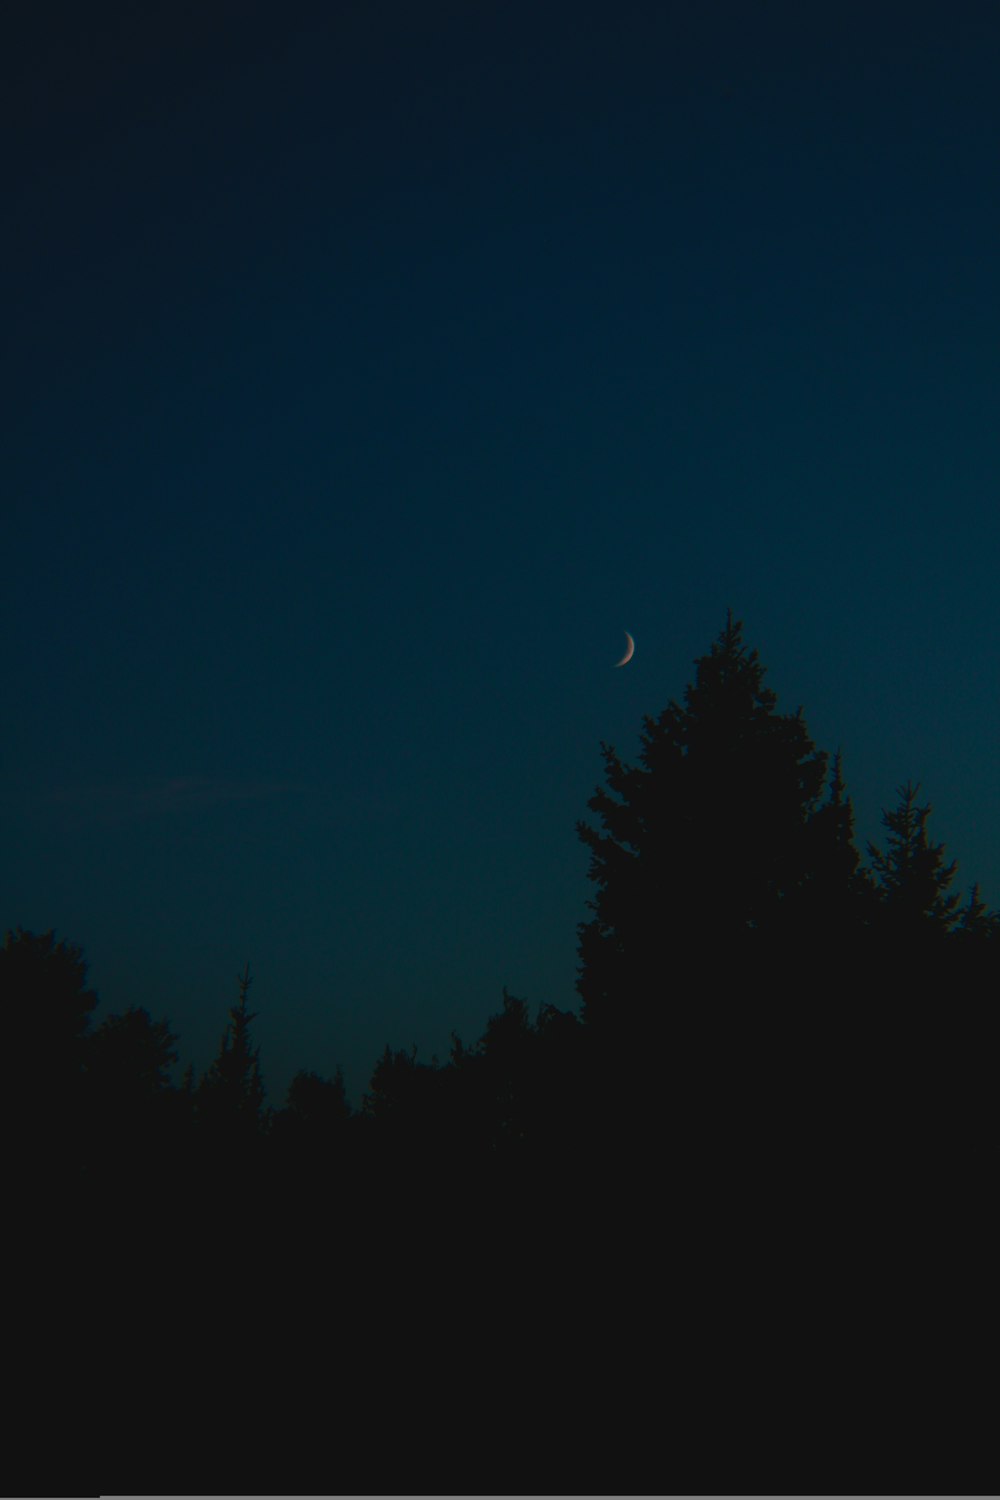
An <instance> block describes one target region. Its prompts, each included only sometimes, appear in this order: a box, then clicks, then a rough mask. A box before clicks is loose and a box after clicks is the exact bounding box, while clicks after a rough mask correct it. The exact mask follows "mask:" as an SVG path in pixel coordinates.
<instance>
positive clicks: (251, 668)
mask: <svg viewBox="0 0 1000 1500" xmlns="http://www.w3.org/2000/svg"><path fill="white" fill-rule="evenodd" d="M15 9H16V7H15ZM22 10H23V14H22V16H21V18H20V20H19V21H17V22H16V23H15V24H14V25H13V27H12V28H11V29H9V30H8V31H7V33H6V40H5V42H4V44H3V45H2V46H0V58H2V62H0V111H2V127H3V139H4V174H3V176H4V189H3V201H4V233H3V237H2V241H0V255H2V258H3V269H4V288H5V296H4V325H5V326H4V336H3V339H2V360H3V364H2V370H3V377H2V378H3V392H2V395H3V405H2V411H3V474H4V485H3V497H4V499H3V517H2V520H3V530H2V542H3V590H2V606H0V608H2V616H0V618H2V630H3V640H4V644H5V650H4V683H3V702H4V708H5V713H4V733H3V736H2V742H0V744H2V748H0V757H2V762H0V763H2V791H0V831H2V840H0V928H6V927H14V926H16V925H18V924H20V925H22V926H25V927H28V928H30V929H32V930H35V931H43V930H47V929H48V928H50V927H54V928H55V929H56V932H57V935H58V936H59V937H64V938H66V939H67V940H69V941H71V942H74V943H79V944H80V945H81V946H82V947H83V949H84V953H85V956H86V957H87V959H88V960H89V963H90V979H91V982H92V984H93V985H94V986H95V987H96V989H97V990H98V992H99V994H100V996H101V1007H100V1009H99V1011H98V1012H97V1016H96V1019H100V1017H101V1016H103V1015H105V1014H107V1013H108V1012H109V1011H110V1010H121V1009H123V1008H124V1007H125V1006H126V1005H128V1004H130V1003H133V1004H141V1005H145V1006H146V1007H147V1008H148V1009H149V1010H150V1012H151V1013H152V1014H153V1015H154V1017H160V1016H166V1017H168V1018H169V1019H170V1021H171V1022H172V1024H173V1027H174V1029H175V1030H176V1031H177V1032H178V1033H179V1035H180V1051H181V1060H182V1063H184V1062H186V1061H187V1060H188V1059H192V1060H193V1061H194V1062H195V1064H196V1066H197V1067H198V1068H199V1069H201V1068H203V1067H205V1066H206V1065H207V1064H208V1062H209V1061H210V1059H211V1057H212V1055H213V1054H214V1051H215V1049H216V1047H217V1045H218V1041H219V1037H220V1035H221V1033H222V1030H223V1028H224V1026H225V1022H226V1011H227V1007H228V1006H229V1005H230V1004H231V1003H233V1002H234V1001H235V999H236V993H237V985H236V976H237V974H238V972H239V971H240V970H241V969H242V967H243V965H244V964H245V963H246V961H247V960H249V962H250V965H251V972H252V974H253V975H254V986H253V989H252V991H251V998H252V1000H253V1001H254V1002H255V1008H256V1009H257V1011H258V1013H259V1015H258V1020H257V1022H256V1023H255V1032H256V1038H257V1040H258V1041H259V1042H260V1044H261V1065H262V1070H263V1073H264V1078H265V1082H266V1084H267V1086H268V1098H269V1102H271V1103H273V1104H276V1105H277V1104H280V1103H281V1102H282V1099H283V1096H284V1090H285V1088H286V1087H287V1084H288V1082H289V1080H290V1078H291V1076H292V1075H293V1073H294V1072H295V1071H296V1069H298V1068H299V1067H310V1068H315V1069H316V1070H317V1071H319V1072H321V1073H325V1074H327V1075H329V1074H332V1073H333V1071H334V1069H335V1068H336V1066H337V1065H338V1064H342V1065H343V1068H344V1072H345V1077H346V1080H347V1085H348V1092H349V1094H350V1095H351V1097H352V1099H353V1100H354V1102H355V1103H357V1102H359V1100H360V1096H361V1093H362V1091H363V1089H364V1087H365V1085H366V1083H367V1081H368V1078H369V1077H370V1073H371V1069H372V1066H373V1064H374V1062H375V1060H376V1058H377V1056H378V1054H379V1053H380V1052H381V1050H382V1048H383V1047H384V1046H385V1044H386V1042H389V1043H390V1044H391V1045H392V1046H393V1047H394V1048H396V1047H406V1048H409V1047H410V1046H411V1044H413V1043H415V1044H417V1046H418V1057H419V1058H423V1059H425V1060H429V1058H430V1057H431V1055H432V1054H434V1053H437V1054H438V1056H439V1057H440V1058H441V1059H442V1060H443V1059H444V1058H445V1057H446V1056H447V1053H448V1049H449V1045H450V1043H449V1034H450V1032H451V1031H452V1030H453V1029H454V1030H458V1031H459V1032H460V1033H461V1034H462V1036H463V1038H464V1040H465V1041H466V1042H472V1041H474V1040H475V1039H476V1038H477V1037H478V1036H479V1035H480V1034H481V1031H482V1029H483V1026H484V1024H485V1021H486V1018H487V1017H488V1015H490V1014H491V1013H492V1012H495V1011H497V1010H498V1009H500V1007H501V1004H502V988H503V986H504V985H506V986H507V987H508V989H509V990H510V991H511V992H512V993H513V994H515V995H517V996H520V997H522V998H525V999H527V1000H528V1001H529V1002H530V1003H531V1004H532V1006H534V1005H537V1004H538V1003H540V1002H543V1001H547V1002H551V1003H553V1004H555V1005H557V1006H560V1007H573V1006H575V1005H576V995H575V989H574V982H575V974H576V941H577V937H576V925H577V923H578V922H580V921H582V920H585V919H586V917H587V915H588V913H587V909H586V905H585V903H586V900H587V897H588V895H589V894H590V891H591V887H590V886H589V884H588V882H587V879H586V870H587V863H588V861H587V854H586V850H585V849H584V847H583V845H582V844H581V843H580V842H579V840H578V839H577V837H576V834H575V832H574V824H575V822H576V821H577V819H579V818H582V817H587V816H588V814H587V809H586V802H587V798H588V797H589V796H590V795H591V794H592V792H593V790H594V788H595V786H596V785H597V784H598V782H599V781H600V779H601V776H602V765H601V758H600V741H601V740H602V739H604V740H607V741H609V742H611V743H613V744H614V745H615V746H616V748H617V749H618V751H619V752H620V753H621V754H622V755H623V756H624V757H625V758H626V759H633V758H634V757H635V755H636V752H637V749H638V735H639V730H640V728H641V720H642V715H643V714H644V713H650V714H656V713H658V712H659V711H660V710H661V709H662V708H663V707H665V705H666V703H667V702H668V700H669V699H670V698H678V699H679V698H680V697H681V695H682V692H683V689H684V686H685V684H686V683H687V682H688V681H689V680H690V678H691V676H692V673H693V662H694V659H695V658H696V657H697V656H699V655H701V654H702V653H704V652H706V651H707V650H708V648H709V646H710V644H711V641H712V640H713V639H714V638H715V637H716V636H717V635H718V634H719V632H720V630H721V629H722V627H723V625H724V623H725V616H726V610H727V608H732V610H733V612H734V614H735V615H736V616H737V618H740V619H742V620H743V621H744V625H745V638H746V640H747V642H748V644H749V645H751V646H755V647H757V648H758V649H759V651H760V653H761V658H762V660H763V662H764V664H765V665H766V667H767V668H768V675H767V678H766V683H767V685H768V686H770V687H771V688H773V689H774V691H775V692H776V693H777V694H778V706H779V709H782V710H787V711H794V710H795V708H797V707H798V706H799V705H800V704H801V705H802V707H803V711H804V715H805V719H806V722H807V724H808V726H809V729H810V731H811V733H812V735H813V738H814V739H815V741H816V742H817V744H818V746H819V747H820V748H823V749H826V750H829V751H833V750H836V749H837V748H838V746H839V747H840V748H841V749H842V751H843V758H844V759H843V769H844V775H845V778H846V782H847V789H848V792H849V793H850V794H851V796H852V798H853V800H854V804H855V809H856V812H857V818H858V839H859V845H860V846H861V847H862V848H863V846H864V840H866V839H867V838H875V839H879V838H880V837H881V828H880V812H881V809H882V808H883V807H885V806H889V805H892V804H894V802H895V800H896V788H897V787H898V785H899V784H900V783H901V782H903V781H905V780H906V779H907V778H912V779H913V780H914V781H919V782H920V783H921V800H924V799H926V800H928V801H930V802H931V803H932V805H933V809H934V811H933V814H932V816H931V820H930V825H929V831H930V833H931V836H932V837H936V838H940V839H943V840H944V841H945V844H946V847H947V852H948V854H949V855H950V856H952V857H955V858H957V859H958V861H959V870H958V877H957V882H956V884H957V885H958V886H959V887H961V888H962V889H963V890H967V889H968V887H969V885H970V884H971V882H972V881H973V880H979V881H980V882H981V885H982V893H983V895H984V897H985V899H986V900H987V902H988V903H989V904H990V905H1000V849H998V845H997V831H998V828H1000V797H998V791H997V778H996V750H997V744H998V740H1000V648H998V642H997V630H996V614H997V611H996V599H997V563H998V554H1000V493H998V484H997V477H998V472H1000V423H998V420H997V416H998V397H1000V378H998V376H1000V193H998V186H1000V173H998V154H1000V152H998V144H1000V103H998V101H1000V93H998V87H997V79H998V77H1000V11H998V10H997V8H996V6H995V5H993V4H987V3H985V0H984V3H975V4H968V3H965V4H963V3H961V0H959V3H956V4H949V5H944V4H941V5H932V6H921V5H919V4H916V5H914V4H907V5H888V4H882V3H880V0H867V3H865V4H858V5H850V4H848V5H845V4H838V5H823V6H820V5H813V4H803V3H801V0H797V3H795V4H792V3H788V4H772V3H753V4H750V3H740V4H735V3H733V4H728V3H725V4H724V3H716V0H689V3H683V4H682V3H671V0H660V3H652V0H650V3H643V4H630V3H622V0H616V3H615V4H614V5H610V4H609V5H603V6H596V5H590V4H587V3H579V4H575V5H572V6H570V5H566V6H562V5H550V4H546V3H545V0H536V3H533V4H530V5H518V4H512V3H510V0H504V3H502V4H493V3H487V0H470V3H464V4H453V5H440V4H436V3H433V0H423V3H419V4H416V3H415V4H412V5H409V6H404V5H399V4H393V5H388V4H382V3H379V0H363V3H360V4H349V5H348V4H337V3H329V4H326V5H315V6H303V5H295V4H294V3H293V4H283V5H281V6H279V5H277V4H275V5H271V6H255V5H252V4H240V5H220V4H211V3H206V4H202V5H190V6H185V5H182V4H180V3H173V4H171V5H169V6H166V7H163V8H162V9H160V10H157V8H156V7H155V6H149V5H145V4H144V5H141V6H130V7H129V8H128V10H127V11H126V10H124V9H122V10H120V11H115V10H113V9H111V8H107V7H105V8H103V9H102V8H100V7H97V8H91V7H87V6H83V5H80V6H75V7H72V8H64V9H62V10H60V9H59V8H54V7H48V8H46V7H44V6H42V5H37V4H36V5H32V6H30V7H22ZM626 630H627V631H629V632H631V634H632V635H633V636H634V638H635V642H636V649H635V655H634V658H633V660H632V661H631V662H630V663H629V664H628V665H627V666H626V667H623V668H621V669H620V670H615V668H614V663H615V662H616V661H618V660H619V658H620V657H621V655H622V653H623V651H624V649H625V636H624V632H625V631H626Z"/></svg>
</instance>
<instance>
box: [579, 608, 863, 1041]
mask: <svg viewBox="0 0 1000 1500" xmlns="http://www.w3.org/2000/svg"><path fill="white" fill-rule="evenodd" d="M742 628H743V627H742V623H741V622H739V621H734V620H733V617H732V613H731V612H730V613H729V614H728V615H727V619H726V625H725V629H724V630H723V631H722V633H721V634H720V636H719V637H718V638H717V640H716V641H715V642H714V643H713V644H712V647H711V650H710V652H709V653H708V655H706V656H702V657H700V658H699V659H698V660H697V662H696V664H695V665H696V672H695V680H694V683H693V684H691V685H689V686H688V687H687V688H686V690H685V694H684V702H685V706H684V707H683V708H682V707H680V706H678V704H677V703H676V702H673V701H671V703H670V704H669V705H668V707H667V708H666V709H665V710H664V711H663V712H662V713H661V714H660V716H659V718H657V719H655V720H654V719H652V718H650V717H648V716H647V717H646V718H645V719H644V729H643V733H642V736H641V746H642V748H641V752H640V757H639V760H640V764H639V765H638V766H633V767H628V766H625V765H624V764H623V763H622V762H621V761H620V759H619V758H618V756H617V754H616V753H615V751H614V749H613V748H612V747H610V746H607V745H605V746H603V747H602V748H603V754H604V760H605V775H606V781H607V790H605V789H604V788H599V789H598V790H597V792H596V793H595V795H594V796H593V797H592V798H591V800H590V802H589V803H588V806H589V807H590V808H591V810H592V811H593V812H595V813H597V814H598V815H599V818H600V820H601V823H602V825H603V831H598V830H596V829H594V828H592V827H591V826H589V825H587V824H585V823H580V824H578V825H577V831H578V834H579V837H580V838H581V839H582V840H583V842H584V843H585V844H586V845H587V847H588V849H589V850H590V869H589V872H588V874H589V878H590V879H591V880H592V881H593V882H594V883H595V884H596V885H597V887H598V891H597V895H596V897H595V898H594V899H593V900H592V901H591V902H589V903H588V904H589V905H590V907H591V909H592V910H593V912H594V916H593V918H592V919H591V920H590V921H589V922H586V923H582V924H581V925H580V928H579V935H580V946H579V954H580V969H579V978H578V989H579V992H580V995H581V997H582V1000H583V1014H584V1018H585V1021H586V1022H587V1024H588V1026H596V1027H598V1028H600V1029H601V1030H602V1031H603V1032H605V1033H607V1034H610V1033H611V1032H618V1033H620V1034H631V1032H632V1030H633V1028H634V1027H635V1026H641V1027H642V1028H643V1029H644V1030H646V1031H647V1033H649V1034H652V1033H653V1032H655V1030H656V1028H657V1027H658V1025H659V1024H660V1023H661V1020H662V1018H663V1017H664V1015H665V1013H666V1012H667V1010H668V1009H669V1008H671V1007H673V1008H675V1009H676V1006H677V1005H678V1003H680V1002H681V999H682V997H684V996H686V1000H685V1001H684V1003H687V1004H691V1003H693V999H694V997H693V995H692V994H691V993H690V986H689V985H688V984H687V978H688V976H690V975H692V974H695V975H696V976H697V983H698V987H699V988H700V989H701V991H702V992H704V991H705V990H708V991H710V992H713V993H719V992H723V991H725V990H727V989H728V988H730V987H731V986H733V985H740V984H741V985H743V986H744V987H745V986H746V984H747V982H748V978H749V971H748V970H747V967H746V966H747V964H748V963H749V962H751V961H753V962H754V963H755V982H764V983H768V984H773V983H774V982H775V978H776V975H777V969H778V966H777V964H776V962H775V955H776V954H777V952H778V951H779V948H780V951H781V953H782V955H783V957H784V959H785V960H787V959H788V958H789V957H790V956H791V953H792V950H793V949H795V948H796V947H798V948H800V949H801V947H802V945H803V943H804V942H805V941H806V935H807V934H808V940H809V941H810V942H812V943H815V942H816V941H817V939H818V938H819V936H820V935H821V934H822V932H823V929H824V927H825V926H826V925H828V924H829V922H830V920H831V897H832V895H833V894H834V893H835V892H836V893H837V895H838V897H839V899H840V900H841V902H842V904H843V905H844V906H849V907H850V908H851V909H852V910H853V909H854V908H855V906H856V905H857V902H858V900H859V896H860V885H859V883H858V880H857V875H856V871H857V863H858V856H857V851H856V850H855V849H854V848H853V843H852V819H853V814H852V810H851V806H850V802H849V801H848V800H847V799H846V798H845V796H844V789H843V783H842V780H841V776H840V763H839V759H838V760H837V761H836V762H835V767H834V776H833V780H832V782H831V786H830V792H829V798H828V800H827V801H826V802H825V803H821V801H820V793H821V790H822V787H823V783H824V779H825V775H826V767H827V756H826V754H825V753H823V752H820V751H817V750H816V749H815V747H814V745H813V742H812V740H811V739H810V737H809V734H808V731H807V729H806V726H805V724H804V722H803V720H802V711H801V709H800V710H799V711H798V712H797V713H795V714H779V713H777V712H776V702H777V700H776V696H775V694H774V693H773V692H771V691H770V690H769V689H767V688H765V687H764V685H763V678H764V669H763V667H762V666H761V664H760V662H759V659H758V654H757V652H756V651H753V650H748V649H747V647H746V646H745V645H744V644H743V640H742ZM765 954H767V955H769V958H770V962H771V971H770V972H768V970H767V967H766V963H765Z"/></svg>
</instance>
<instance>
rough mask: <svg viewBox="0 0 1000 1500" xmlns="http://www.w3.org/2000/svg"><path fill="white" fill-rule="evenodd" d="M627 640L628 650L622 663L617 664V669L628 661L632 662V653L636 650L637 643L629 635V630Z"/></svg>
mask: <svg viewBox="0 0 1000 1500" xmlns="http://www.w3.org/2000/svg"><path fill="white" fill-rule="evenodd" d="M625 639H626V640H627V641H628V648H627V649H626V652H625V655H624V656H623V657H622V659H621V661H616V662H615V666H616V667H623V666H624V665H625V663H626V662H627V661H631V660H632V652H633V651H634V650H635V641H634V640H633V639H632V637H631V636H630V635H629V633H628V631H627V630H626V632H625Z"/></svg>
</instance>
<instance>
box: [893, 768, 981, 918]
mask: <svg viewBox="0 0 1000 1500" xmlns="http://www.w3.org/2000/svg"><path fill="white" fill-rule="evenodd" d="M919 790H920V786H919V783H918V784H917V785H916V786H914V785H913V784H912V783H910V782H907V783H906V785H905V786H901V787H899V788H898V792H897V795H898V797H899V801H898V802H897V804H896V806H895V808H893V809H892V811H891V812H890V811H886V810H884V811H883V813H882V822H883V824H884V826H885V828H886V829H887V830H888V838H887V840H886V851H885V853H883V852H882V850H881V849H879V848H878V847H877V846H876V845H875V844H873V843H871V842H869V844H868V855H869V858H870V859H871V861H872V864H873V866H874V870H875V878H876V892H877V896H878V900H879V908H880V916H881V924H880V925H881V926H882V927H883V930H884V931H886V933H887V935H891V936H896V935H899V936H904V935H905V936H907V937H915V936H917V935H930V934H942V933H947V932H950V931H951V930H952V928H953V927H954V925H955V923H956V921H957V920H958V913H957V912H956V907H957V906H958V901H959V897H958V894H957V892H952V893H951V894H950V895H948V894H946V892H947V890H948V887H949V886H950V885H951V883H952V880H953V879H954V876H955V870H956V869H957V861H956V860H952V862H951V863H950V864H948V865H946V864H945V862H944V845H943V844H940V843H939V844H932V843H931V842H930V840H929V839H928V837H927V819H928V817H929V816H930V813H931V811H932V809H931V806H930V804H929V803H927V804H925V805H924V806H922V807H921V806H920V805H919V804H918V802H917V793H918V792H919ZM978 920H980V914H979V913H978V912H976V911H975V909H972V910H971V911H970V913H969V916H968V923H971V922H973V921H978Z"/></svg>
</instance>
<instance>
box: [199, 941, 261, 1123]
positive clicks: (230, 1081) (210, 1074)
mask: <svg viewBox="0 0 1000 1500" xmlns="http://www.w3.org/2000/svg"><path fill="white" fill-rule="evenodd" d="M251 982H252V981H251V979H250V965H249V963H247V966H246V968H245V970H244V972H243V973H242V974H241V975H240V976H239V977H238V983H239V987H240V993H239V999H238V1001H237V1002H236V1004H235V1005H233V1006H231V1007H230V1010H229V1024H228V1026H227V1027H226V1030H225V1031H224V1032H223V1035H222V1040H221V1042H220V1044H219V1051H218V1054H217V1056H216V1058H215V1060H214V1062H213V1063H212V1065H211V1066H210V1068H209V1069H208V1071H207V1073H206V1074H205V1076H204V1078H203V1079H202V1081H201V1084H200V1085H199V1088H198V1096H197V1098H198V1115H199V1118H200V1120H201V1121H202V1122H203V1123H204V1124H205V1125H206V1126H208V1128H209V1129H210V1130H212V1131H215V1132H219V1133H221V1134H222V1135H223V1136H225V1137H227V1138H236V1139H244V1140H248V1139H251V1138H253V1137H254V1136H256V1135H257V1134H258V1133H259V1132H260V1129H261V1127H262V1124H263V1107H264V1096H265V1090H264V1084H263V1081H262V1079H261V1076H260V1060H259V1053H260V1049H259V1048H258V1047H255V1046H253V1044H252V1043H251V1040H250V1025H251V1022H253V1021H255V1020H256V1019H257V1015H256V1012H251V1011H250V1010H248V1008H247V993H248V991H249V989H250V985H251Z"/></svg>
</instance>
